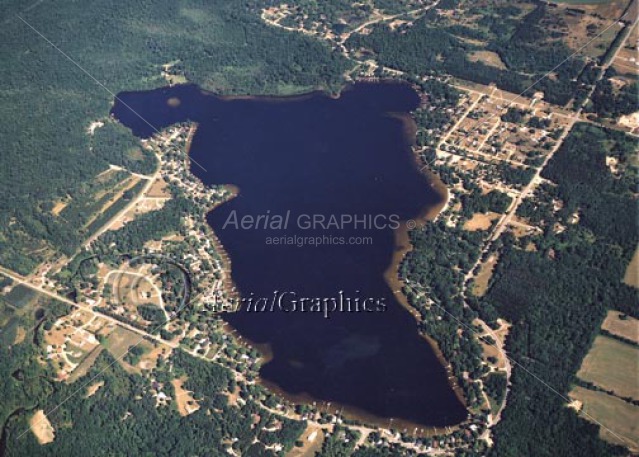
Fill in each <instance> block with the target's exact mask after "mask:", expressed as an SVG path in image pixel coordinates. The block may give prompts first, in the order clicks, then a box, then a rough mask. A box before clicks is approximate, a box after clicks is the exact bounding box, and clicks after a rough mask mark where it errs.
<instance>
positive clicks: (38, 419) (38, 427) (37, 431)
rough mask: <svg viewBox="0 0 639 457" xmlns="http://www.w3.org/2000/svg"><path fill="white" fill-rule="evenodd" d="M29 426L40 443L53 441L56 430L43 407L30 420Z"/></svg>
mask: <svg viewBox="0 0 639 457" xmlns="http://www.w3.org/2000/svg"><path fill="white" fill-rule="evenodd" d="M29 427H30V428H31V431H32V432H33V434H34V435H35V437H36V439H37V440H38V443H40V444H47V443H51V442H53V440H54V439H55V430H53V426H52V425H51V422H49V418H47V416H46V415H45V414H44V411H43V410H41V409H39V410H38V411H36V413H35V414H34V415H33V417H32V418H31V420H29Z"/></svg>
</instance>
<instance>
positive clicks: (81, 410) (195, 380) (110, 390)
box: [0, 343, 305, 457]
mask: <svg viewBox="0 0 639 457" xmlns="http://www.w3.org/2000/svg"><path fill="white" fill-rule="evenodd" d="M0 350H1V351H3V352H4V351H6V349H4V348H2V349H0ZM12 350H13V359H14V360H15V366H13V365H10V364H2V365H1V366H0V369H2V370H3V372H4V371H7V370H11V369H14V370H15V369H16V368H17V367H19V368H20V370H21V372H22V374H21V376H20V379H15V378H14V377H12V376H11V372H10V371H7V372H6V373H5V374H6V375H7V376H4V377H3V381H4V383H3V384H0V388H1V389H2V391H1V392H0V393H1V394H2V395H3V398H11V399H13V400H15V401H12V402H11V403H10V404H5V405H3V410H2V412H3V414H4V415H3V417H4V418H6V414H5V410H7V411H9V410H12V408H15V407H22V408H25V410H26V411H25V412H22V413H18V414H17V415H16V416H15V417H14V418H13V419H12V420H11V422H10V423H9V426H8V428H7V436H6V443H5V445H6V449H5V451H6V453H7V455H12V456H29V457H34V456H40V455H47V456H48V455H91V456H98V455H104V456H112V455H131V456H132V455H155V456H174V455H228V451H227V450H226V448H227V447H228V446H231V447H232V448H233V449H234V451H235V452H238V453H241V454H242V455H251V456H256V457H257V456H270V457H272V456H274V455H275V454H274V453H273V451H272V450H269V449H267V448H266V446H267V445H269V444H272V443H282V444H283V446H284V449H290V448H291V447H292V446H293V444H294V442H295V440H296V439H297V438H298V437H299V435H300V433H301V432H302V431H303V429H304V428H305V424H304V423H303V422H297V421H292V420H288V419H282V418H279V419H278V420H279V422H280V423H281V428H280V429H279V430H276V431H265V430H263V428H264V427H266V426H267V425H268V424H270V423H271V422H272V420H273V416H272V415H271V414H269V413H268V412H266V411H264V410H263V409H260V407H259V406H258V405H257V404H256V403H255V402H254V401H252V400H250V399H249V398H246V404H245V405H243V406H242V408H241V409H239V408H238V407H236V406H231V405H229V404H228V401H227V397H226V396H225V395H223V394H222V392H225V391H227V390H228V388H229V387H230V386H231V384H233V383H234V381H233V380H232V378H233V377H232V375H231V373H230V371H229V370H228V369H226V368H223V367H221V366H219V365H216V364H213V363H210V362H207V361H202V360H198V359H195V358H193V357H191V356H189V355H186V354H184V353H183V352H182V351H177V352H176V354H175V355H174V356H172V358H171V360H172V364H173V372H172V373H169V372H168V371H167V368H168V364H167V363H166V362H164V363H161V364H160V365H159V366H158V368H156V369H155V372H154V377H155V378H156V379H157V382H158V383H159V384H158V385H164V387H163V389H164V390H165V392H166V393H167V394H168V395H173V394H174V391H173V389H172V386H171V384H170V383H169V381H170V380H171V379H173V378H175V376H181V375H185V376H187V377H188V381H187V384H186V388H188V389H189V390H193V391H194V395H195V397H196V398H197V402H198V404H199V405H200V409H199V410H198V411H196V412H194V413H192V414H191V415H189V416H186V417H182V416H180V415H179V414H178V412H177V408H176V406H175V404H174V403H173V402H170V403H169V404H168V405H166V406H157V405H156V399H155V398H154V397H153V396H152V395H151V391H152V389H153V388H152V383H151V381H150V380H149V379H148V378H147V377H144V376H140V375H137V374H129V373H127V372H125V371H124V370H123V369H122V368H121V367H120V365H119V364H118V363H115V360H114V359H113V358H112V357H111V356H110V355H109V354H108V352H107V351H103V352H102V353H101V354H100V356H99V357H98V359H97V360H96V362H95V364H94V365H93V367H92V368H91V370H90V371H89V372H88V373H87V374H86V375H85V376H84V377H82V378H80V379H78V380H77V381H76V382H74V383H72V384H65V383H55V384H52V383H50V382H49V381H47V380H46V379H45V377H44V376H43V375H44V374H45V373H46V369H45V368H43V367H42V366H41V365H40V364H38V363H37V362H36V359H35V354H37V353H38V350H37V349H36V348H35V346H33V345H32V344H31V343H23V344H20V345H17V346H15V347H14V348H12ZM3 355H5V354H3ZM29 361H31V362H29ZM98 381H101V382H102V381H103V382H104V385H103V386H102V387H100V388H99V389H98V390H97V392H96V393H95V394H94V395H92V396H90V397H87V396H86V395H83V394H81V393H78V394H76V391H77V390H78V389H79V388H80V389H82V390H83V386H86V385H88V384H92V383H94V382H98ZM133 398H135V399H136V400H135V401H133V400H132V399H133ZM56 406H59V407H58V408H57V409H56V410H55V411H52V410H53V409H54V407H56ZM35 409H44V410H45V411H47V412H48V413H47V417H48V419H49V420H50V421H51V424H52V425H53V427H54V428H55V430H56V432H55V441H54V442H53V443H50V444H48V445H46V446H41V445H40V444H38V443H37V441H36V439H35V438H34V436H33V434H32V433H31V432H28V431H27V430H28V427H29V426H28V423H27V418H28V417H30V416H31V415H32V414H33V410H35ZM49 412H50V413H49ZM256 415H258V416H259V417H260V421H259V423H258V424H254V418H255V417H256ZM254 425H255V426H254ZM24 431H27V433H25V434H24V435H23V436H21V437H20V436H19V435H20V434H21V433H22V432H24ZM236 438H237V439H236ZM256 440H257V441H256Z"/></svg>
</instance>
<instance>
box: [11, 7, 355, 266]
mask: <svg viewBox="0 0 639 457" xmlns="http://www.w3.org/2000/svg"><path fill="white" fill-rule="evenodd" d="M260 10H261V4H260V2H258V1H255V0H250V1H239V0H233V1H228V0H217V1H204V0H178V1H167V0H147V1H142V2H133V3H131V2H126V1H120V0H108V1H94V0H89V1H88V2H84V3H83V4H82V6H81V7H80V6H79V5H78V3H77V2H74V1H70V0H63V1H60V2H55V3H51V2H40V3H36V4H35V5H34V6H33V7H29V8H26V7H25V5H24V3H23V2H14V1H10V2H4V3H3V8H2V13H1V15H2V20H3V24H2V27H0V49H1V50H2V51H1V52H2V55H3V65H2V66H1V67H0V78H1V79H2V81H3V90H2V91H1V92H0V118H1V119H2V122H0V136H1V137H2V138H3V140H4V141H3V146H2V154H0V192H1V193H2V196H3V199H2V202H0V264H2V265H4V266H6V267H9V268H12V269H15V270H17V271H20V272H22V273H26V272H28V271H30V270H31V269H32V268H33V267H34V266H35V265H37V264H38V263H39V262H40V261H42V260H43V259H44V258H45V257H46V256H48V255H50V254H51V253H53V252H56V251H57V252H63V253H65V254H71V253H72V252H73V251H74V250H75V249H76V247H77V246H78V244H79V243H80V242H81V241H82V239H83V236H82V235H81V234H78V233H77V228H78V227H81V226H82V225H83V224H84V223H86V221H87V220H88V218H89V217H90V214H87V213H86V212H80V213H79V214H78V215H77V217H76V218H73V219H71V218H67V217H65V216H64V215H59V216H55V215H53V214H52V213H51V211H50V208H51V207H52V205H53V204H54V202H56V201H58V200H63V199H67V198H69V195H75V194H82V192H83V189H84V188H85V187H86V186H87V185H90V183H91V181H92V180H93V178H94V177H95V176H96V175H97V174H99V173H100V172H101V171H104V170H105V169H106V168H107V167H108V165H109V164H110V163H112V164H116V165H122V166H125V167H129V168H130V169H131V170H132V171H139V172H142V173H146V172H149V171H150V170H151V169H152V167H151V162H150V159H148V157H146V156H145V154H144V153H140V154H141V155H140V154H137V153H135V154H132V152H134V151H135V150H136V149H137V148H136V140H134V139H133V138H131V137H130V134H127V132H124V131H123V129H122V128H121V127H117V126H115V124H112V123H107V125H106V126H105V127H103V128H98V129H96V130H95V136H94V137H92V136H91V135H90V134H89V133H88V132H87V128H88V127H89V125H90V123H91V122H93V121H95V120H98V119H105V118H106V116H107V115H108V112H109V109H110V107H111V103H112V100H113V96H112V94H110V93H109V92H108V91H107V90H105V89H104V88H103V87H100V85H98V84H97V83H96V82H95V81H94V80H93V79H92V78H91V77H89V76H88V75H87V74H85V73H84V72H83V71H82V70H81V69H80V68H78V66H79V67H81V68H82V69H84V70H86V72H88V73H89V74H91V75H93V76H94V77H95V78H96V79H97V80H98V81H99V82H100V84H103V85H104V86H105V87H106V88H108V90H109V91H111V92H112V93H118V92H120V91H123V90H136V89H149V88H153V87H160V86H164V85H166V84H167V82H166V80H165V79H164V78H163V77H162V76H161V72H162V69H163V68H162V66H163V65H165V64H173V67H172V69H171V71H172V72H173V73H179V74H181V75H183V76H185V77H186V78H187V79H188V80H189V81H191V82H194V83H197V84H200V85H202V86H203V87H204V88H206V89H211V90H214V91H218V92H222V93H232V94H247V93H251V94H258V93H291V92H299V91H304V90H309V89H312V88H325V89H328V90H335V88H336V87H337V86H338V85H339V84H340V82H341V79H342V74H343V72H344V70H345V69H346V68H347V67H348V64H347V62H346V61H345V59H344V58H343V57H341V56H340V55H338V54H337V53H335V52H332V51H330V49H329V48H328V47H327V46H325V45H323V44H321V43H320V42H319V41H317V40H314V39H312V38H310V37H306V36H304V35H302V34H294V33H287V32H284V31H281V30H278V29H276V28H273V27H269V26H267V25H266V24H264V23H262V22H261V20H260V18H259V13H260ZM17 14H19V15H20V17H22V18H23V19H24V20H25V21H27V22H28V23H29V24H30V25H31V26H32V27H33V28H34V29H36V30H37V31H38V32H39V33H41V34H42V35H43V36H45V37H46V38H47V39H48V40H50V41H51V42H52V43H54V44H55V45H56V46H58V47H59V49H60V50H61V51H62V52H64V53H65V54H67V55H68V56H69V57H70V58H71V59H73V61H74V62H76V64H77V66H76V65H74V63H72V62H71V61H70V60H68V59H67V58H65V57H64V56H63V55H62V54H61V53H60V52H58V51H56V50H55V49H54V48H53V47H52V46H50V45H49V44H48V43H47V42H46V41H45V40H44V39H43V38H42V37H41V36H39V35H38V33H36V31H34V30H32V29H31V28H30V27H29V26H28V25H27V24H25V23H24V22H22V21H21V20H20V19H19V18H18V17H17V16H16V15H17Z"/></svg>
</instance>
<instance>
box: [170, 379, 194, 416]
mask: <svg viewBox="0 0 639 457" xmlns="http://www.w3.org/2000/svg"><path fill="white" fill-rule="evenodd" d="M186 380H187V378H186V376H182V377H181V378H177V379H174V380H173V381H171V384H172V385H173V388H174V389H175V401H176V403H177V407H178V412H179V413H180V416H188V415H189V414H193V413H194V412H195V411H197V410H198V409H200V405H198V403H197V402H196V401H195V399H194V398H193V392H190V391H188V390H186V389H185V388H184V387H183V385H184V383H185V382H186Z"/></svg>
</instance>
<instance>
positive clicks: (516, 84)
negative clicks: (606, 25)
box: [348, 1, 585, 104]
mask: <svg viewBox="0 0 639 457" xmlns="http://www.w3.org/2000/svg"><path fill="white" fill-rule="evenodd" d="M446 3H447V5H442V4H440V5H438V9H445V8H448V9H450V10H451V14H454V13H452V10H455V8H457V7H459V3H460V2H458V1H449V2H446ZM531 6H533V9H532V11H531V12H530V13H528V14H523V12H524V10H523V8H525V7H526V8H531ZM464 14H465V15H469V16H472V15H474V14H478V15H480V19H479V20H478V21H477V22H476V23H474V24H473V28H470V27H468V26H461V25H457V24H454V25H453V24H451V22H450V21H449V19H448V17H449V16H448V15H440V14H439V13H438V12H437V10H431V11H429V12H428V13H427V14H425V15H424V16H423V17H422V18H420V19H419V20H417V21H416V22H415V24H414V25H413V26H412V27H410V28H408V29H401V28H400V29H396V30H392V29H391V28H389V27H388V26H386V25H379V26H376V27H375V28H374V29H373V31H372V33H370V34H368V35H354V36H352V37H351V38H350V39H349V41H348V44H349V45H350V47H352V48H354V49H361V50H363V51H364V52H372V53H373V54H374V55H375V56H376V57H377V60H378V61H379V62H380V63H381V64H383V65H385V66H388V67H391V68H395V69H399V70H403V71H406V72H409V73H412V74H431V73H432V72H433V71H444V72H446V73H449V74H451V75H453V76H457V77H459V78H462V79H466V80H469V81H475V82H478V83H482V84H490V83H493V82H495V83H496V84H497V85H498V86H499V87H501V88H503V89H505V90H508V91H511V92H515V93H521V92H522V91H524V90H525V89H527V88H528V87H529V86H530V85H532V84H533V83H534V82H536V81H537V80H538V79H539V78H541V77H542V76H544V75H545V73H546V72H548V71H550V70H553V69H554V71H555V73H556V77H554V78H546V79H543V80H540V81H539V82H538V84H537V85H536V86H535V88H534V89H531V90H530V93H528V94H527V95H532V92H534V91H538V90H541V91H543V92H544V96H545V98H546V99H547V100H549V101H551V102H553V103H557V104H564V103H566V102H568V101H569V100H570V99H571V97H572V95H573V93H574V92H575V90H576V89H577V87H578V84H577V82H576V80H575V79H576V78H577V76H578V75H579V74H580V72H581V70H582V68H583V67H584V65H585V62H584V61H583V59H582V58H581V57H575V58H572V59H568V57H569V56H570V55H571V54H572V51H571V49H570V48H568V47H567V46H566V45H565V44H564V43H562V42H561V40H555V39H549V36H548V34H547V32H546V29H547V27H548V23H552V22H555V21H557V19H556V18H555V17H554V16H553V15H552V14H551V13H549V12H548V7H547V6H546V5H544V4H543V3H537V2H533V1H520V2H514V3H513V4H509V5H501V6H498V5H492V6H490V7H489V8H487V7H483V6H480V5H477V6H476V7H473V6H471V7H468V9H467V10H466V11H465V12H464ZM522 14H523V16H522ZM553 38H556V37H553ZM472 40H479V41H480V42H485V43H487V44H486V45H483V44H474V43H473V41H472ZM481 50H489V51H492V52H495V53H496V54H498V55H499V57H500V59H501V60H502V61H503V63H504V65H505V67H506V68H505V69H501V68H498V67H496V66H491V65H488V64H486V63H484V62H482V61H481V60H480V61H472V60H470V59H469V55H470V54H471V53H472V52H473V51H481ZM563 61H565V62H564V63H563V64H562V65H561V67H558V68H555V67H557V66H558V65H559V64H560V63H561V62H563Z"/></svg>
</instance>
